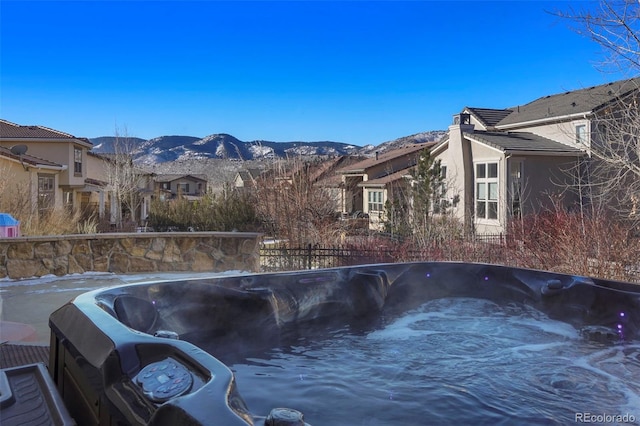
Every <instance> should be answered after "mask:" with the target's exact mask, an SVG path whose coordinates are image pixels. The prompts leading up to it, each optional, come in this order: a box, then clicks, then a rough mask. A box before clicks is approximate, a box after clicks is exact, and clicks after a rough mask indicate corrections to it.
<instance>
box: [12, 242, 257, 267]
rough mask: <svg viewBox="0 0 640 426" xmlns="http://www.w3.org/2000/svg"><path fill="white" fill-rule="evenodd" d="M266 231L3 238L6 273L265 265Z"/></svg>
mask: <svg viewBox="0 0 640 426" xmlns="http://www.w3.org/2000/svg"><path fill="white" fill-rule="evenodd" d="M259 240H260V234H256V233H244V232H171V233H160V232H150V233H127V234H124V233H120V234H90V235H62V236H46V237H22V238H0V278H6V277H9V278H11V279H20V278H31V277H40V276H43V275H50V274H53V275H67V274H76V273H83V272H89V271H96V272H114V273H140V272H154V271H160V272H182V271H196V272H207V271H212V272H222V271H229V270H242V271H252V272H258V271H259V268H260V245H259Z"/></svg>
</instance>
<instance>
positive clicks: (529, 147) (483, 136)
mask: <svg viewBox="0 0 640 426" xmlns="http://www.w3.org/2000/svg"><path fill="white" fill-rule="evenodd" d="M464 137H465V138H467V139H473V140H477V141H479V142H482V143H484V144H486V145H489V146H492V147H494V148H497V149H499V150H501V151H503V152H509V151H526V152H532V153H533V152H538V153H549V154H559V153H570V154H576V155H580V154H584V151H582V150H580V149H578V148H574V147H572V146H569V145H565V144H563V143H560V142H556V141H553V140H551V139H547V138H545V137H542V136H538V135H535V134H533V133H529V132H484V131H475V132H473V133H467V132H465V133H464Z"/></svg>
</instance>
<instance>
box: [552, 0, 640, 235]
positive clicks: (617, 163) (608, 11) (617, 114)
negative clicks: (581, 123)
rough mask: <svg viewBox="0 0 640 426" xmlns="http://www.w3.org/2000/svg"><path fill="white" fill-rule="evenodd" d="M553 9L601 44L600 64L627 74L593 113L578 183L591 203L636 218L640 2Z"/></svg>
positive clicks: (639, 196) (639, 216)
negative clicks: (609, 98)
mask: <svg viewBox="0 0 640 426" xmlns="http://www.w3.org/2000/svg"><path fill="white" fill-rule="evenodd" d="M590 6H593V4H587V7H590ZM557 15H558V16H561V17H563V18H565V19H568V20H570V21H571V23H572V27H573V29H574V30H575V31H576V32H577V33H579V34H581V35H583V36H586V37H588V38H590V39H591V40H593V41H594V42H596V43H597V44H598V45H599V46H600V47H601V48H602V51H603V54H604V58H603V59H602V60H601V61H600V62H599V63H598V64H597V67H598V68H599V69H600V70H602V71H605V72H621V73H622V74H623V75H626V76H628V77H630V79H629V80H628V81H627V82H625V83H623V84H620V85H619V89H618V90H617V91H616V92H615V93H610V94H613V95H614V100H613V101H612V102H610V103H609V104H607V105H605V106H604V107H602V108H600V109H599V110H598V111H596V113H595V116H594V117H593V123H594V125H592V128H591V132H592V134H591V137H590V138H586V139H585V149H586V150H587V152H588V153H589V155H590V157H591V158H592V160H595V161H589V162H587V163H585V164H583V165H581V170H580V175H581V178H582V180H581V181H580V182H579V184H580V190H581V191H584V190H585V189H586V190H587V191H588V192H589V196H590V198H591V200H592V202H593V204H594V206H596V207H598V208H600V207H602V206H606V207H607V208H608V209H609V210H613V211H615V213H617V214H618V215H619V216H618V217H623V218H624V219H626V220H629V219H631V220H632V221H633V222H634V223H636V224H637V223H640V104H639V103H640V78H637V77H638V75H640V2H639V1H638V0H601V1H600V2H599V3H598V6H597V7H596V8H592V9H583V10H576V9H571V10H569V11H567V12H558V13H557ZM634 77H635V78H634ZM585 183H586V185H587V187H586V188H585V185H584V184H585Z"/></svg>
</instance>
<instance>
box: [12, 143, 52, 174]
mask: <svg viewBox="0 0 640 426" xmlns="http://www.w3.org/2000/svg"><path fill="white" fill-rule="evenodd" d="M0 156H2V157H6V158H11V159H13V160H18V161H20V160H21V161H22V162H23V163H25V164H27V165H31V166H49V167H53V168H60V169H62V168H64V167H65V166H63V165H62V164H58V163H54V162H53V161H49V160H45V159H42V158H38V157H34V156H33V155H29V154H23V155H22V158H20V156H19V155H15V154H14V153H12V152H11V149H9V148H6V147H4V146H0Z"/></svg>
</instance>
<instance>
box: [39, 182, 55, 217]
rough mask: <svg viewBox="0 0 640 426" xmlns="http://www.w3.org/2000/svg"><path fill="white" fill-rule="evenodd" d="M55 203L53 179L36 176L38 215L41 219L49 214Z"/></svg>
mask: <svg viewBox="0 0 640 426" xmlns="http://www.w3.org/2000/svg"><path fill="white" fill-rule="evenodd" d="M54 202H55V177H54V176H53V175H38V213H39V214H40V216H41V217H43V216H45V215H46V214H47V213H49V212H50V211H51V210H52V209H53V206H54Z"/></svg>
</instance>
